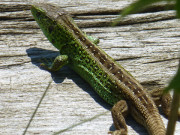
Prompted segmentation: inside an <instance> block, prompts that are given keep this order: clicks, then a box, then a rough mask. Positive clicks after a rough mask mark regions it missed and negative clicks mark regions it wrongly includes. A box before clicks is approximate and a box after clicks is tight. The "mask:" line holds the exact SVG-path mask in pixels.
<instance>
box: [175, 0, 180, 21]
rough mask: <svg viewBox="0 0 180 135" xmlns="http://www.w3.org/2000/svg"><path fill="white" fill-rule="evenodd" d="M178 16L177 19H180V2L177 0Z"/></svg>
mask: <svg viewBox="0 0 180 135" xmlns="http://www.w3.org/2000/svg"><path fill="white" fill-rule="evenodd" d="M176 14H177V18H180V0H176Z"/></svg>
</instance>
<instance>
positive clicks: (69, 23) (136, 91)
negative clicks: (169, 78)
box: [31, 4, 165, 135]
mask: <svg viewBox="0 0 180 135" xmlns="http://www.w3.org/2000/svg"><path fill="white" fill-rule="evenodd" d="M31 11H32V14H33V16H34V18H35V20H36V22H37V23H38V24H39V26H40V28H41V30H42V31H43V33H44V35H45V36H46V37H47V38H48V40H49V41H50V42H51V43H52V44H53V45H54V46H55V47H56V48H57V49H58V50H59V51H60V54H61V55H64V56H65V60H64V61H63V62H61V65H60V66H61V67H62V66H63V65H65V64H68V66H69V67H70V68H72V69H73V70H74V71H75V72H77V73H78V74H79V75H80V76H81V77H82V78H84V79H85V80H86V81H87V82H88V83H89V84H90V85H91V86H92V87H93V89H94V90H95V91H96V92H97V93H98V94H99V95H100V96H101V97H102V98H103V99H104V100H105V101H106V102H107V103H109V104H111V105H114V104H115V103H116V102H117V101H119V100H121V99H124V100H125V101H127V104H128V107H129V108H130V114H131V115H132V116H133V117H134V118H135V120H136V121H138V122H139V123H140V124H142V125H144V126H145V127H146V129H147V130H148V132H149V134H151V135H165V127H164V125H163V122H162V120H161V118H160V115H159V112H158V110H157V107H156V106H155V104H154V102H153V100H152V99H151V97H150V96H149V95H148V94H147V92H146V91H145V90H144V88H143V87H142V86H141V84H140V83H139V82H138V81H137V80H136V79H135V78H134V77H133V76H132V75H131V74H130V73H129V72H127V71H126V70H125V69H124V68H123V67H122V66H121V65H119V64H118V63H116V62H115V61H114V60H113V59H112V58H111V57H110V56H108V55H107V54H106V53H105V52H104V51H103V50H101V49H100V48H99V47H98V46H96V45H95V44H94V43H93V42H92V41H91V39H89V38H88V37H87V36H86V34H84V33H83V32H82V31H81V30H80V29H79V28H78V27H77V26H76V24H75V23H74V22H73V20H72V18H71V17H70V16H69V15H68V14H67V13H66V12H64V11H63V10H62V9H59V8H58V7H56V6H52V5H47V4H46V5H45V4H38V5H37V6H32V8H31ZM61 58H62V57H61ZM63 59H64V58H63ZM67 61H68V62H67ZM48 69H50V70H51V71H56V70H59V65H58V64H56V62H54V64H53V66H52V67H51V68H48ZM118 108H119V107H118ZM119 114H120V113H119ZM118 117H121V116H118ZM120 121H121V119H120ZM123 124H125V123H123Z"/></svg>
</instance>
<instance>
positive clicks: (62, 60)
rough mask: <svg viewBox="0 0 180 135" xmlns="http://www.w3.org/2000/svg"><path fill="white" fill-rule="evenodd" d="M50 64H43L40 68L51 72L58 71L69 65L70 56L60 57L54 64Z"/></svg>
mask: <svg viewBox="0 0 180 135" xmlns="http://www.w3.org/2000/svg"><path fill="white" fill-rule="evenodd" d="M50 64H51V65H50ZM50 64H48V63H47V64H45V63H41V65H40V66H41V67H42V68H44V69H46V70H48V71H50V72H55V71H58V70H59V69H61V68H62V67H63V66H64V65H66V64H68V56H67V55H59V56H57V57H56V58H55V59H54V62H53V63H50Z"/></svg>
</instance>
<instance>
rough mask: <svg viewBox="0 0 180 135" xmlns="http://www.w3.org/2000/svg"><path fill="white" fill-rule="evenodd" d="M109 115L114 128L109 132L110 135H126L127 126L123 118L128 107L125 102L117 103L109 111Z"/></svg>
mask: <svg viewBox="0 0 180 135" xmlns="http://www.w3.org/2000/svg"><path fill="white" fill-rule="evenodd" d="M111 114H112V118H113V122H114V126H115V128H116V130H115V131H113V132H110V133H112V135H127V125H126V121H125V117H126V116H127V114H128V106H127V103H126V101H125V100H120V101H118V102H117V103H116V104H115V105H114V106H113V107H112V109H111Z"/></svg>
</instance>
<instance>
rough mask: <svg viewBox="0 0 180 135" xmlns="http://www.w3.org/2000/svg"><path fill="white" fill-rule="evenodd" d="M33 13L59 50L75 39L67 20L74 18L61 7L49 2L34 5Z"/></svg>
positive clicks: (45, 33)
mask: <svg viewBox="0 0 180 135" xmlns="http://www.w3.org/2000/svg"><path fill="white" fill-rule="evenodd" d="M31 13H32V15H33V17H34V19H35V20H36V22H37V23H38V25H39V27H40V28H41V30H42V31H43V33H44V35H45V36H46V37H47V38H48V40H49V41H50V42H51V43H52V44H53V46H54V47H56V48H57V49H58V50H61V48H62V47H63V46H64V45H68V44H69V43H70V42H72V41H73V36H72V34H71V33H70V31H69V28H68V26H67V24H66V23H65V21H66V20H67V19H70V21H72V18H71V17H70V16H69V15H67V13H66V12H65V11H64V10H62V9H61V8H60V7H57V6H53V5H49V4H36V5H32V7H31Z"/></svg>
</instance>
